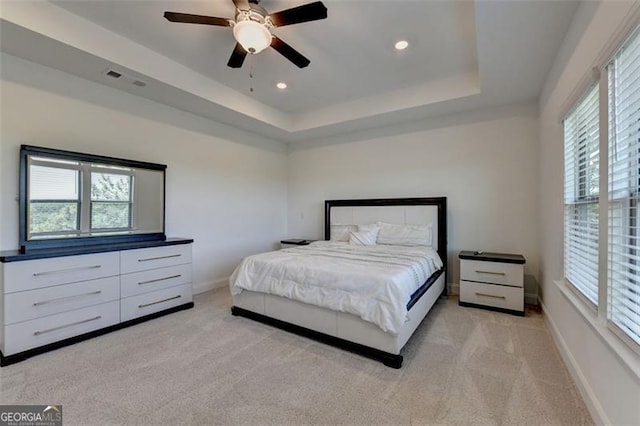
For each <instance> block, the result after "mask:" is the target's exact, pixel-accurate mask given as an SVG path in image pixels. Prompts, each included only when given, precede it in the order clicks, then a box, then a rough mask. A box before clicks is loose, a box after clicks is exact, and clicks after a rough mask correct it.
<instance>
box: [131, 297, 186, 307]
mask: <svg viewBox="0 0 640 426" xmlns="http://www.w3.org/2000/svg"><path fill="white" fill-rule="evenodd" d="M181 297H182V295H181V294H179V295H177V296H173V297H170V298H168V299H162V300H158V301H157V302H151V303H145V304H144V305H138V308H146V307H147V306H153V305H157V304H158V303H164V302H168V301H169V300H175V299H180V298H181Z"/></svg>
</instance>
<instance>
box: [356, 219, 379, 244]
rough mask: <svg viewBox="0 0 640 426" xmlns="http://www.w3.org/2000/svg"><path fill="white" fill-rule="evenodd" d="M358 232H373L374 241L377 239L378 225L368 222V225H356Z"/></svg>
mask: <svg viewBox="0 0 640 426" xmlns="http://www.w3.org/2000/svg"><path fill="white" fill-rule="evenodd" d="M358 232H373V234H374V238H373V240H374V241H376V240H377V239H378V232H380V226H378V224H377V223H370V224H368V225H358Z"/></svg>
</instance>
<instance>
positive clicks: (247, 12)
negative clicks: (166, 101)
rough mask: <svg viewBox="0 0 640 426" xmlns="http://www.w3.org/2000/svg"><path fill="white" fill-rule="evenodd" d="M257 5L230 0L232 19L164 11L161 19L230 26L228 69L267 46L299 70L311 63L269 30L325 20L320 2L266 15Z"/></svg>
mask: <svg viewBox="0 0 640 426" xmlns="http://www.w3.org/2000/svg"><path fill="white" fill-rule="evenodd" d="M259 2H260V0H233V4H234V5H235V6H236V16H235V19H226V18H216V17H214V16H204V15H191V14H189V13H178V12H164V17H165V18H166V19H167V20H169V21H171V22H183V23H186V24H202V25H215V26H220V27H232V28H233V36H234V38H235V39H236V42H237V43H236V47H235V49H233V53H232V54H231V57H230V58H229V62H228V63H227V66H229V67H231V68H240V67H242V63H243V62H244V58H245V57H246V56H247V53H250V54H252V55H255V54H257V53H260V52H261V51H263V50H264V49H266V48H267V47H269V46H271V47H273V48H274V49H275V50H276V51H277V52H278V53H280V54H281V55H282V56H284V57H285V58H287V59H288V60H290V61H291V62H293V63H294V64H295V65H297V66H298V67H299V68H304V67H306V66H307V65H309V63H310V62H311V61H309V60H308V59H307V58H305V57H304V56H302V54H300V53H299V52H298V51H297V50H295V49H294V48H293V47H291V46H289V45H288V44H287V43H285V42H284V41H282V40H280V39H279V38H278V37H277V36H275V35H273V34H272V33H271V28H274V27H283V26H285V25H293V24H299V23H301V22H309V21H315V20H318V19H325V18H326V17H327V8H326V7H325V5H324V4H322V2H321V1H316V2H314V3H309V4H305V5H302V6H298V7H293V8H291V9H286V10H282V11H280V12H276V13H272V14H269V13H268V12H267V11H266V10H265V9H264V8H263V7H262V6H260V5H258V3H259Z"/></svg>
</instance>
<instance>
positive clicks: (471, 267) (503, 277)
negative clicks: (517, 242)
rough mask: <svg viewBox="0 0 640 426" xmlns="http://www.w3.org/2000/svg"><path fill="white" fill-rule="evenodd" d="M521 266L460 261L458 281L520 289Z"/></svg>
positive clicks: (521, 281)
mask: <svg viewBox="0 0 640 426" xmlns="http://www.w3.org/2000/svg"><path fill="white" fill-rule="evenodd" d="M523 276H524V267H523V265H518V264H513V263H501V262H487V261H481V260H460V280H466V281H476V282H483V283H492V284H502V285H509V286H514V287H522V286H523V284H524V279H523Z"/></svg>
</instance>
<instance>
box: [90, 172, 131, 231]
mask: <svg viewBox="0 0 640 426" xmlns="http://www.w3.org/2000/svg"><path fill="white" fill-rule="evenodd" d="M132 179H133V177H132V176H130V175H127V174H115V173H105V172H92V173H91V229H92V230H95V229H129V228H131V205H132V203H131V195H132V194H131V188H132V187H133V185H132Z"/></svg>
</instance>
